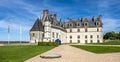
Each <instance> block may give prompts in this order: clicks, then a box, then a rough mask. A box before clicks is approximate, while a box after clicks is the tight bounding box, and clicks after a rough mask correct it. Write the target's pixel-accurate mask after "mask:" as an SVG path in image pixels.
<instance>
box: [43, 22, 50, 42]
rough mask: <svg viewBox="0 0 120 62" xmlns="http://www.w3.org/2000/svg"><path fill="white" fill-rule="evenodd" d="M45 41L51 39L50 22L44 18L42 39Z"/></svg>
mask: <svg viewBox="0 0 120 62" xmlns="http://www.w3.org/2000/svg"><path fill="white" fill-rule="evenodd" d="M43 41H45V42H50V41H51V22H50V21H48V20H46V21H45V24H44V40H43Z"/></svg>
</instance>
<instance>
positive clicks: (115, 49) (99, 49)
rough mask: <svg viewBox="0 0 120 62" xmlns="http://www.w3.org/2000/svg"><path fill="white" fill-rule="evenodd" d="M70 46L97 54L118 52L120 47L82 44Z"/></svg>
mask: <svg viewBox="0 0 120 62" xmlns="http://www.w3.org/2000/svg"><path fill="white" fill-rule="evenodd" d="M72 46H73V47H77V48H80V49H83V50H86V51H89V52H93V53H97V54H100V53H113V52H120V47H114V46H82V45H72Z"/></svg>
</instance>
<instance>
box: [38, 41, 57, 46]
mask: <svg viewBox="0 0 120 62" xmlns="http://www.w3.org/2000/svg"><path fill="white" fill-rule="evenodd" d="M58 45H59V43H58V42H38V46H58Z"/></svg>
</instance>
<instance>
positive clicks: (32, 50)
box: [0, 45, 55, 62]
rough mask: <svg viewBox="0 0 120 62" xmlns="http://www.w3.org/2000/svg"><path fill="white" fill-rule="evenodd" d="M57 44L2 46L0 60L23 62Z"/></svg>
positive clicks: (4, 61)
mask: <svg viewBox="0 0 120 62" xmlns="http://www.w3.org/2000/svg"><path fill="white" fill-rule="evenodd" d="M54 47H55V46H35V45H34V46H33V45H31V46H30V45H29V46H0V62H23V61H25V60H27V59H29V58H31V57H33V56H36V55H38V54H40V53H43V52H45V51H48V50H50V49H52V48H54Z"/></svg>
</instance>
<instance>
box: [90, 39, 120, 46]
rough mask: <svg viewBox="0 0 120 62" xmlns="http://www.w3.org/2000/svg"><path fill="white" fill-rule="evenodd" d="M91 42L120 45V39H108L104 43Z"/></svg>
mask: <svg viewBox="0 0 120 62" xmlns="http://www.w3.org/2000/svg"><path fill="white" fill-rule="evenodd" d="M90 44H99V45H120V40H113V41H107V42H103V43H90Z"/></svg>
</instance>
